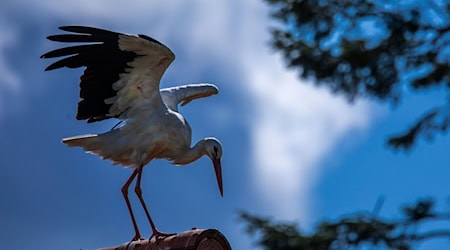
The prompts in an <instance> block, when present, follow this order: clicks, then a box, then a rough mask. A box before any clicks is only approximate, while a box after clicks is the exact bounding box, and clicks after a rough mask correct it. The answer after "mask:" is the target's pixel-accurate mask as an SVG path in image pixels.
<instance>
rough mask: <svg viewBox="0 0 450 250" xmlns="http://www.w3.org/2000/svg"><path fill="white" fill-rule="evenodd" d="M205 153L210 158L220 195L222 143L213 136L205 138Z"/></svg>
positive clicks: (221, 187) (221, 190) (221, 188)
mask: <svg viewBox="0 0 450 250" xmlns="http://www.w3.org/2000/svg"><path fill="white" fill-rule="evenodd" d="M205 151H206V155H207V156H208V157H209V158H210V159H211V160H212V162H213V166H214V171H215V172H216V178H217V184H218V185H219V191H220V195H221V196H223V185H222V166H221V165H220V158H222V144H220V142H219V141H218V140H217V139H216V138H213V137H209V138H206V139H205Z"/></svg>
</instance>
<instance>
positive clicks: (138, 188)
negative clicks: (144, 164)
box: [134, 168, 174, 239]
mask: <svg viewBox="0 0 450 250" xmlns="http://www.w3.org/2000/svg"><path fill="white" fill-rule="evenodd" d="M136 170H137V180H136V187H135V189H134V191H135V192H136V195H137V197H138V198H139V201H140V202H141V204H142V207H143V208H144V211H145V214H146V215H147V219H148V222H149V223H150V226H151V227H152V232H153V233H152V236H150V239H151V238H152V237H155V238H156V239H159V238H163V237H166V236H170V235H174V234H173V233H172V234H168V233H163V232H160V231H158V229H157V228H156V226H155V223H153V220H152V217H151V216H150V213H149V212H148V209H147V206H146V205H145V201H144V198H142V190H141V176H142V168H137V169H136Z"/></svg>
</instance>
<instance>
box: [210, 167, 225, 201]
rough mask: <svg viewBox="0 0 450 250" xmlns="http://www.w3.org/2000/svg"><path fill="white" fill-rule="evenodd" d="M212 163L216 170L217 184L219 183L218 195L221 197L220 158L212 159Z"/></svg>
mask: <svg viewBox="0 0 450 250" xmlns="http://www.w3.org/2000/svg"><path fill="white" fill-rule="evenodd" d="M212 162H213V165H214V171H215V172H216V178H217V184H218V185H219V191H220V196H222V197H223V185H222V165H220V159H213V160H212Z"/></svg>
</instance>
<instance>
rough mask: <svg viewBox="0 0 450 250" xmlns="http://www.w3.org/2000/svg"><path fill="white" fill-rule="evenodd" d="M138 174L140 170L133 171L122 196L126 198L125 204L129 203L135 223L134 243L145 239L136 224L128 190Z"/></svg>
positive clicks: (124, 186)
mask: <svg viewBox="0 0 450 250" xmlns="http://www.w3.org/2000/svg"><path fill="white" fill-rule="evenodd" d="M137 174H138V168H137V169H135V170H134V171H133V173H132V174H131V176H130V178H128V180H127V181H126V182H125V184H124V185H123V187H122V194H123V197H124V198H125V202H126V203H127V207H128V211H129V212H130V216H131V221H132V222H133V227H134V232H135V235H134V237H133V239H132V241H135V240H139V239H143V238H142V236H141V233H140V232H139V228H138V225H137V223H136V219H135V218H134V214H133V209H132V208H131V203H130V200H129V199H128V188H129V187H130V184H131V182H133V180H134V178H135V177H136V175H137Z"/></svg>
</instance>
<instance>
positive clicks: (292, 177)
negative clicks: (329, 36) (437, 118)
mask: <svg viewBox="0 0 450 250" xmlns="http://www.w3.org/2000/svg"><path fill="white" fill-rule="evenodd" d="M63 25H89V26H96V27H102V28H106V29H110V30H115V31H120V32H125V33H141V34H146V35H149V36H152V37H154V38H156V39H157V40H159V41H161V42H163V43H164V44H166V45H167V46H168V47H170V48H171V49H172V51H174V52H175V54H176V56H177V59H176V60H175V61H174V63H173V64H172V65H171V67H170V68H169V70H168V71H167V72H166V74H165V76H164V77H163V79H162V83H161V86H162V87H168V86H175V85H178V84H184V83H195V82H211V83H215V84H216V85H217V86H218V87H219V89H220V94H219V95H216V96H212V97H209V98H205V99H202V100H198V101H195V102H193V103H190V104H189V105H188V106H185V107H183V108H181V110H180V111H181V112H182V113H183V114H184V115H185V117H186V118H187V119H188V121H189V122H190V124H191V126H192V128H193V140H194V141H196V140H199V139H201V138H203V137H206V136H215V137H217V138H219V139H220V140H221V141H222V143H223V146H224V156H223V159H222V164H223V172H224V189H225V190H224V198H220V195H219V192H218V190H217V186H216V183H215V178H214V176H213V171H212V167H211V166H210V165H211V164H210V161H209V160H208V159H205V158H202V159H201V160H199V161H197V162H195V163H192V164H190V165H188V166H186V167H173V166H170V165H169V164H168V162H166V161H164V160H156V161H153V162H151V163H150V164H149V165H148V166H147V167H146V168H145V170H144V177H143V184H142V185H143V192H144V196H145V198H146V201H147V204H148V206H149V209H150V212H151V213H152V215H153V217H154V220H155V222H156V224H157V226H158V227H159V228H160V229H161V230H162V231H166V232H182V231H185V230H188V229H190V228H191V227H198V228H218V229H219V230H220V231H221V232H223V233H224V234H225V235H226V236H227V238H228V239H229V241H230V243H231V244H232V246H233V247H234V249H252V248H253V247H254V245H252V240H251V238H250V237H249V236H248V235H246V234H245V233H244V224H243V223H242V222H240V221H239V220H238V216H237V211H238V210H246V211H248V212H250V213H253V214H257V215H264V216H271V217H273V218H274V219H276V220H289V221H296V222H299V224H300V225H301V227H302V228H304V229H305V230H310V229H311V228H312V227H313V226H314V225H315V224H316V223H318V222H319V221H320V220H321V219H325V218H329V219H335V218H338V217H339V216H340V215H342V214H348V213H351V212H354V211H370V210H371V209H372V208H373V206H374V204H375V203H376V200H377V199H378V197H380V196H383V197H384V198H385V199H386V200H385V203H384V205H383V207H382V210H381V215H382V216H386V217H393V216H397V215H398V214H399V209H398V208H399V206H400V205H402V204H405V203H407V202H413V201H415V199H416V198H418V197H428V196H431V197H435V198H436V199H437V201H438V202H439V204H440V206H441V208H443V209H449V205H450V204H449V203H448V198H447V197H448V195H449V193H448V191H447V190H448V188H449V187H450V184H449V182H448V177H449V176H450V168H449V167H448V162H449V160H450V158H449V156H448V149H449V146H450V141H449V140H448V137H444V136H438V137H437V138H436V139H435V140H434V141H433V142H432V143H427V142H424V141H420V142H419V143H418V145H417V146H416V147H415V148H414V149H413V151H412V152H410V153H402V152H394V151H393V150H391V149H389V148H387V147H386V146H385V140H386V137H387V136H388V135H391V134H393V133H396V132H398V131H401V130H402V129H404V128H405V126H407V125H408V124H409V123H411V122H413V121H414V118H415V117H416V116H417V115H419V114H421V113H422V112H423V111H425V110H426V109H427V105H430V104H439V103H440V102H441V101H442V100H443V98H444V97H445V96H444V95H443V94H441V93H437V92H428V93H426V94H422V95H419V96H407V97H406V98H405V99H404V100H403V101H402V103H401V105H400V106H399V107H398V108H395V109H392V107H391V106H389V105H384V104H380V103H374V102H370V101H369V100H361V101H358V102H356V103H355V104H353V105H350V104H348V103H347V102H346V101H345V100H344V99H343V98H340V97H336V96H333V95H331V94H330V93H329V92H328V91H327V90H326V89H318V88H315V87H313V85H312V84H310V83H307V82H302V81H300V80H299V79H298V78H297V77H296V73H295V72H292V71H288V70H286V69H285V67H284V65H283V62H282V60H281V58H280V57H279V56H278V55H277V54H275V53H274V52H273V50H271V49H270V47H269V46H268V44H269V39H270V34H269V31H268V30H269V27H270V25H272V23H271V21H270V19H269V15H268V9H267V6H265V5H264V3H262V1H258V0H249V1H245V2H244V1H239V0H233V1H208V0H193V1H189V2H188V1H185V0H168V1H167V0H164V1H107V0H99V1H90V0H89V1H88V0H77V1H54V0H42V1H27V0H18V1H2V2H0V34H1V35H0V131H1V132H0V133H1V134H0V135H1V140H0V152H1V157H0V202H1V206H0V222H1V223H0V232H1V234H0V239H1V240H2V244H3V246H4V247H5V249H31V248H34V249H95V248H100V247H106V246H112V245H117V244H121V243H123V242H126V241H128V240H129V239H130V238H131V237H132V236H133V229H132V225H131V222H130V219H129V216H128V213H127V209H126V206H125V203H124V201H123V198H122V194H121V192H120V188H121V186H122V185H123V183H124V182H125V180H126V179H127V178H128V176H129V174H130V173H131V172H130V171H129V169H124V168H121V167H111V164H110V162H108V161H102V160H100V159H98V158H97V157H96V156H92V155H89V154H85V153H83V152H82V150H81V149H74V148H71V149H69V148H67V147H65V145H63V144H61V143H60V141H61V139H62V138H63V137H68V136H73V135H78V134H87V133H101V132H104V131H107V130H109V129H111V127H112V126H113V125H114V124H115V122H116V121H105V122H100V123H94V124H89V125H88V124H86V123H84V122H81V121H76V120H75V118H74V117H75V114H76V103H77V102H78V79H79V75H80V74H81V70H80V69H78V70H68V69H63V70H59V71H52V72H44V71H43V69H44V68H45V66H46V65H47V64H48V63H50V61H49V60H48V61H44V60H41V59H39V56H40V55H41V54H43V53H44V52H46V51H48V50H50V49H54V48H57V47H58V46H59V45H58V44H55V43H52V42H50V41H48V40H46V39H45V37H46V36H47V35H50V34H55V33H57V32H59V31H58V30H57V27H58V26H63ZM132 202H133V204H135V206H134V207H135V210H136V213H137V219H138V221H139V225H140V227H141V231H142V233H143V234H144V235H150V229H149V227H148V225H147V223H146V220H145V217H144V214H143V213H142V211H140V207H139V206H138V205H139V204H138V203H137V200H136V199H132ZM5 244H6V246H5ZM441 244H448V242H445V243H442V242H441ZM423 249H426V246H424V248H423Z"/></svg>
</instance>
